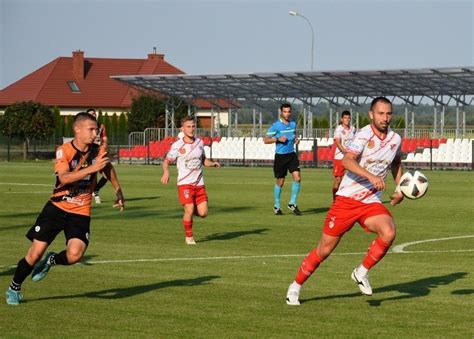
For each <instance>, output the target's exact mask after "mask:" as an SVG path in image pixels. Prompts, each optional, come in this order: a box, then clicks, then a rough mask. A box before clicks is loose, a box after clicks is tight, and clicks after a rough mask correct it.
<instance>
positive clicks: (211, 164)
mask: <svg viewBox="0 0 474 339" xmlns="http://www.w3.org/2000/svg"><path fill="white" fill-rule="evenodd" d="M202 163H203V165H204V166H206V167H221V164H219V163H218V162H217V161H213V160H211V159H208V158H206V157H204V160H203V162H202Z"/></svg>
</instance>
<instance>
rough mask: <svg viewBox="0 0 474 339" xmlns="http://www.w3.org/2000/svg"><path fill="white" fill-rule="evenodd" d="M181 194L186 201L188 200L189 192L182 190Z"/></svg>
mask: <svg viewBox="0 0 474 339" xmlns="http://www.w3.org/2000/svg"><path fill="white" fill-rule="evenodd" d="M183 194H184V197H185V198H186V199H189V190H188V189H186V190H184V192H183Z"/></svg>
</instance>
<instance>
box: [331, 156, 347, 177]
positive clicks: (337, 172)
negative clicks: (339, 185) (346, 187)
mask: <svg viewBox="0 0 474 339" xmlns="http://www.w3.org/2000/svg"><path fill="white" fill-rule="evenodd" d="M345 171H346V169H345V168H344V166H342V159H334V160H333V161H332V174H333V176H335V177H342V176H343V175H344V172H345Z"/></svg>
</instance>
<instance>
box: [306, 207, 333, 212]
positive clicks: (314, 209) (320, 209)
mask: <svg viewBox="0 0 474 339" xmlns="http://www.w3.org/2000/svg"><path fill="white" fill-rule="evenodd" d="M327 211H329V207H319V208H310V209H307V210H303V211H301V213H303V214H319V213H326V212H327Z"/></svg>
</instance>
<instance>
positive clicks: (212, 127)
mask: <svg viewBox="0 0 474 339" xmlns="http://www.w3.org/2000/svg"><path fill="white" fill-rule="evenodd" d="M214 128H215V125H214V106H212V107H211V138H213V137H214Z"/></svg>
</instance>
